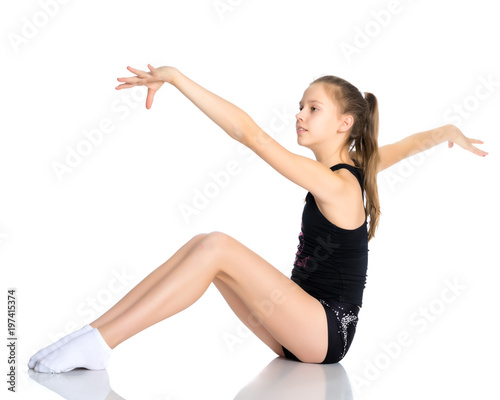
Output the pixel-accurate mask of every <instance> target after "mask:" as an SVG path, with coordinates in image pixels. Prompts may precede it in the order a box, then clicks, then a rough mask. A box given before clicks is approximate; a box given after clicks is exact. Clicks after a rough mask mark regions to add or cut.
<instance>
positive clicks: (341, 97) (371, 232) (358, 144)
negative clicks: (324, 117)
mask: <svg viewBox="0 0 500 400" xmlns="http://www.w3.org/2000/svg"><path fill="white" fill-rule="evenodd" d="M317 82H321V83H325V84H327V86H326V87H325V88H326V89H327V91H328V92H329V93H331V94H332V95H333V97H334V98H335V100H336V103H338V104H339V105H340V113H341V114H350V115H352V116H353V118H354V123H353V125H352V127H351V129H350V132H349V134H348V137H347V139H346V142H345V143H344V145H343V146H342V149H341V152H342V151H343V150H344V149H347V150H348V152H349V154H351V157H352V158H353V160H354V162H355V164H356V166H357V167H358V168H361V169H362V170H363V187H364V189H365V195H366V206H365V208H366V217H367V218H368V216H369V217H370V224H369V229H368V241H370V239H372V238H373V237H375V230H376V229H377V226H378V222H379V217H380V214H381V213H380V202H379V197H378V186H377V174H378V169H379V164H380V156H379V152H378V128H379V114H378V101H377V98H376V97H375V95H374V94H373V93H369V92H365V95H364V96H363V95H362V94H361V92H360V91H359V90H358V89H357V88H356V87H355V86H354V85H352V84H351V83H349V82H347V81H346V80H344V79H342V78H339V77H336V76H332V75H325V76H322V77H320V78H318V79H316V80H315V81H313V82H312V83H311V85H312V84H313V83H317Z"/></svg>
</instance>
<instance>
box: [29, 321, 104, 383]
mask: <svg viewBox="0 0 500 400" xmlns="http://www.w3.org/2000/svg"><path fill="white" fill-rule="evenodd" d="M110 355H111V348H110V347H109V346H108V344H107V343H106V341H105V340H104V339H103V338H102V336H101V334H100V333H99V331H98V330H97V328H94V329H92V330H91V331H90V332H87V333H84V334H83V335H80V336H78V337H77V338H76V339H73V340H72V341H70V342H68V343H66V344H65V345H64V346H62V347H60V348H59V349H57V350H55V351H54V352H52V353H50V354H49V355H48V356H46V357H45V358H44V359H42V360H40V361H39V362H38V364H36V365H35V371H36V372H44V373H51V374H58V373H60V372H68V371H71V370H73V369H75V368H86V369H92V370H99V369H105V368H106V367H107V366H108V361H109V357H110Z"/></svg>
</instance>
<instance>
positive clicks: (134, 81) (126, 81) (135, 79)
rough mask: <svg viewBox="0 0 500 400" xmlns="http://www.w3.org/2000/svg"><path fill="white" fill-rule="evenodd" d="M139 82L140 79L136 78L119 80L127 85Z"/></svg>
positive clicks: (118, 79)
mask: <svg viewBox="0 0 500 400" xmlns="http://www.w3.org/2000/svg"><path fill="white" fill-rule="evenodd" d="M138 80H139V78H137V77H136V76H130V77H128V78H117V81H118V82H125V83H137V81H138Z"/></svg>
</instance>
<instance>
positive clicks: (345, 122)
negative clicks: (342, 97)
mask: <svg viewBox="0 0 500 400" xmlns="http://www.w3.org/2000/svg"><path fill="white" fill-rule="evenodd" d="M353 123H354V118H353V117H352V115H344V116H342V121H341V124H340V132H347V131H348V130H349V129H351V127H352V124H353Z"/></svg>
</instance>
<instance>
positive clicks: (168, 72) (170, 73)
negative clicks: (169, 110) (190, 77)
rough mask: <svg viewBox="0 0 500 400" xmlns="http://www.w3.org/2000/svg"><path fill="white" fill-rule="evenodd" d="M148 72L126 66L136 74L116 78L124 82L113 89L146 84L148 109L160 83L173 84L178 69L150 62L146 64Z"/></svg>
mask: <svg viewBox="0 0 500 400" xmlns="http://www.w3.org/2000/svg"><path fill="white" fill-rule="evenodd" d="M148 68H149V70H150V72H146V71H141V70H139V69H135V68H132V67H127V69H128V70H129V71H130V72H132V73H134V74H136V75H137V76H132V77H130V78H118V81H119V82H125V83H122V84H121V85H118V86H117V87H116V88H115V89H116V90H120V89H128V88H131V87H134V86H142V85H144V86H146V87H147V88H148V97H147V98H146V108H147V109H148V110H149V109H150V108H151V106H152V105H153V98H154V96H155V94H156V92H157V91H158V89H160V88H161V87H162V85H163V84H164V83H165V82H167V83H170V84H173V82H174V80H175V76H176V74H177V73H178V70H177V69H176V68H173V67H158V68H155V67H153V66H152V65H151V64H148Z"/></svg>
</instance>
